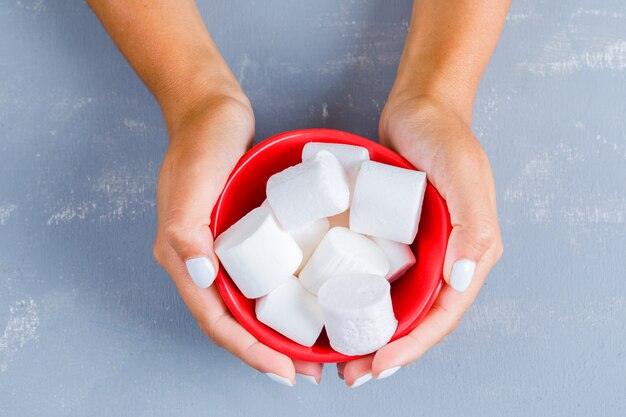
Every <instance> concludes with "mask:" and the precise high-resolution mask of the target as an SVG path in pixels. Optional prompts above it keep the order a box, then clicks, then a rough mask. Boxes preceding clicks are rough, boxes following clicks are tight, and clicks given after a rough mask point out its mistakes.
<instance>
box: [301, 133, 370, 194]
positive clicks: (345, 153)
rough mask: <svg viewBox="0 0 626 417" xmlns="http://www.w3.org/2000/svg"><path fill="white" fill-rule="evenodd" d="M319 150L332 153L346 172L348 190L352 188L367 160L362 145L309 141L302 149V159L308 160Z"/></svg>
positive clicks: (368, 157)
mask: <svg viewBox="0 0 626 417" xmlns="http://www.w3.org/2000/svg"><path fill="white" fill-rule="evenodd" d="M319 151H328V152H330V153H332V154H333V155H334V156H335V157H336V158H337V160H338V161H339V163H340V164H341V166H342V167H343V169H345V170H346V173H347V174H348V180H349V182H350V190H352V189H353V186H354V182H355V181H356V176H357V174H358V172H359V168H360V167H361V163H363V161H369V159H370V153H369V151H368V150H367V149H365V148H364V147H362V146H354V145H344V144H342V143H322V142H309V143H307V144H306V145H304V148H303V149H302V160H303V161H308V160H310V159H312V158H313V157H315V155H316V154H317V153H318V152H319Z"/></svg>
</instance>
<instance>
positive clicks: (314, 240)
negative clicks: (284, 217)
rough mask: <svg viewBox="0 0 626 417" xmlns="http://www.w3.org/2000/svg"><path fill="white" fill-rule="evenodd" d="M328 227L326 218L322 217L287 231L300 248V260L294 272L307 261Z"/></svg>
mask: <svg viewBox="0 0 626 417" xmlns="http://www.w3.org/2000/svg"><path fill="white" fill-rule="evenodd" d="M328 229H330V225H329V222H328V219H327V218H326V217H324V218H321V219H318V220H315V221H313V222H311V223H309V224H305V225H304V226H302V227H299V228H297V229H294V230H290V231H289V232H288V233H289V234H290V235H291V237H293V239H294V240H295V241H296V243H297V244H298V246H300V249H301V250H302V262H300V266H299V267H298V270H297V271H296V274H298V273H299V272H300V270H301V269H302V268H304V265H306V263H307V262H308V261H309V258H310V257H311V255H313V252H314V251H315V248H317V245H319V243H320V241H321V240H322V238H323V237H324V235H325V234H326V232H328Z"/></svg>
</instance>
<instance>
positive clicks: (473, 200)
mask: <svg viewBox="0 0 626 417" xmlns="http://www.w3.org/2000/svg"><path fill="white" fill-rule="evenodd" d="M456 166H457V168H456V169H457V175H456V176H455V179H454V180H453V181H452V182H449V183H448V184H446V188H445V191H444V194H445V198H446V203H447V204H448V209H449V211H450V220H451V222H452V224H453V228H452V232H451V233H450V238H449V240H448V247H447V249H446V256H445V260H444V265H443V276H444V279H445V281H446V283H447V284H448V285H450V286H451V287H452V288H454V289H455V290H456V291H459V292H463V291H465V290H467V288H468V287H469V286H470V284H471V282H472V280H473V279H474V276H475V270H476V265H477V263H478V262H480V261H481V259H482V258H483V256H484V255H485V253H486V252H487V250H488V249H490V248H492V247H494V246H495V247H496V249H497V251H499V252H500V254H501V252H502V243H501V240H500V230H499V227H498V218H497V210H496V203H495V198H494V197H493V196H494V195H495V187H494V185H493V175H492V173H491V168H490V167H489V162H488V160H487V158H486V156H484V154H483V153H482V152H478V153H475V154H473V155H471V156H468V157H466V158H465V159H464V160H462V162H461V161H458V162H457V164H456Z"/></svg>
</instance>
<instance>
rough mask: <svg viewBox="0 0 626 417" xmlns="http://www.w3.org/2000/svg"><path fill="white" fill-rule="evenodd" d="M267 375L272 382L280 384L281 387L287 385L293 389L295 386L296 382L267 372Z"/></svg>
mask: <svg viewBox="0 0 626 417" xmlns="http://www.w3.org/2000/svg"><path fill="white" fill-rule="evenodd" d="M265 375H267V377H268V378H269V379H271V380H272V381H274V382H278V383H279V384H281V385H286V386H288V387H293V386H294V385H295V383H294V382H292V381H290V380H288V379H287V378H285V377H284V376H280V375H276V374H273V373H271V372H267V373H266V374H265Z"/></svg>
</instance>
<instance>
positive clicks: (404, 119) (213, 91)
mask: <svg viewBox="0 0 626 417" xmlns="http://www.w3.org/2000/svg"><path fill="white" fill-rule="evenodd" d="M87 2H88V3H89V5H90V6H91V8H92V9H93V11H94V12H95V13H96V15H97V16H98V18H99V19H100V21H101V22H102V25H103V26H104V28H105V29H106V30H107V32H108V33H109V35H110V36H111V38H112V39H113V41H114V42H115V43H116V45H117V46H118V48H119V49H120V51H122V53H123V54H124V56H125V57H126V59H127V60H128V62H129V63H130V64H131V65H132V67H133V68H134V69H135V71H136V72H137V74H138V75H139V76H140V77H141V79H142V80H143V81H144V83H145V84H146V86H147V87H148V88H149V89H150V91H151V92H152V94H153V95H154V97H155V98H156V100H157V101H158V103H159V105H160V107H161V109H162V112H163V117H164V120H165V123H166V126H167V131H168V135H169V138H170V145H169V148H168V150H167V152H166V155H165V157H164V160H163V165H162V168H161V173H160V176H159V182H158V192H157V200H158V201H157V211H158V229H157V236H156V239H155V243H154V256H155V258H156V259H157V261H158V262H159V263H160V264H161V266H162V267H163V268H164V269H165V270H166V271H167V272H168V273H169V275H170V276H171V277H172V280H173V281H174V283H175V284H176V287H177V288H178V291H179V292H180V295H181V297H182V298H183V300H184V302H185V303H186V305H187V307H188V308H189V310H190V311H191V313H192V314H193V316H194V317H195V318H196V320H197V322H198V324H199V326H200V327H201V329H202V330H203V331H204V333H205V334H206V335H207V336H208V337H209V338H210V339H211V340H213V342H214V343H215V344H217V345H218V346H221V347H223V348H225V349H227V350H228V351H230V352H231V353H232V354H234V355H235V356H237V357H238V358H240V359H241V360H242V361H244V362H245V363H247V364H248V365H250V366H252V367H253V368H255V369H257V370H259V371H260V372H263V373H267V372H271V373H274V374H276V375H280V376H282V377H284V378H287V379H288V380H290V381H292V382H294V383H295V374H296V372H297V373H300V374H304V375H311V376H313V377H315V378H316V380H318V381H320V380H321V373H322V365H321V364H319V363H309V362H303V361H296V360H292V359H290V358H288V357H287V356H285V355H283V354H281V353H279V352H276V351H275V350H273V349H271V348H269V347H267V346H265V345H263V344H262V343H260V342H259V341H258V340H256V339H255V338H254V336H252V335H251V334H250V333H248V332H247V331H246V330H245V329H244V328H243V327H242V326H241V325H240V324H239V323H238V322H237V321H236V320H235V318H234V317H233V316H232V315H231V313H230V312H229V310H228V308H227V307H226V305H225V304H224V302H223V301H222V299H221V297H220V295H219V293H218V291H217V288H216V287H215V285H213V286H211V287H209V288H205V289H200V288H198V287H196V286H195V285H194V284H193V282H192V280H191V278H190V276H189V274H188V273H187V270H186V267H185V263H184V262H185V260H187V259H190V258H196V257H199V256H206V257H208V258H209V259H210V260H211V262H212V263H213V265H214V267H215V269H216V270H217V267H218V261H217V258H216V257H215V254H214V252H213V236H212V234H211V230H210V229H209V227H208V226H209V222H210V213H211V208H212V207H213V205H214V204H215V201H216V200H217V197H218V196H219V194H220V192H221V190H222V188H223V186H224V183H225V182H226V179H227V178H228V175H229V173H230V171H231V170H232V168H233V166H234V165H235V163H236V162H237V160H238V159H239V158H240V157H241V155H243V153H244V152H245V151H246V149H247V148H248V147H249V146H250V145H251V144H252V139H253V137H254V114H253V112H252V107H251V105H250V102H249V100H248V99H247V97H246V95H245V93H244V92H243V91H242V89H241V87H240V86H239V84H238V82H237V80H236V78H235V77H234V75H233V74H232V72H231V71H230V69H229V68H228V66H227V64H226V62H225V61H224V59H223V58H222V56H221V55H220V53H219V51H218V49H217V47H216V46H215V44H214V43H213V40H212V39H211V37H210V35H209V33H208V31H207V30H206V27H205V26H204V23H203V21H202V19H201V17H200V14H199V13H198V10H197V8H196V5H195V3H194V2H193V0H154V1H146V0H88V1H87ZM508 7H509V2H508V1H506V0H504V1H499V0H457V1H451V0H416V1H415V4H414V7H413V14H412V20H411V27H410V30H409V34H408V37H407V42H406V45H405V48H404V52H403V54H402V58H401V61H400V65H399V68H398V75H397V78H396V81H395V83H394V85H393V88H392V90H391V93H390V95H389V98H388V101H387V103H386V105H385V108H384V109H383V112H382V115H381V118H380V125H379V134H380V139H381V142H382V143H383V144H385V145H386V146H389V147H390V148H392V149H394V150H396V151H397V152H399V153H400V154H402V155H403V156H405V157H406V158H407V159H409V160H410V161H411V162H412V163H413V164H414V165H415V166H416V167H417V168H418V169H420V170H423V171H425V172H427V173H428V176H429V179H430V181H431V182H432V183H433V185H434V186H435V187H436V188H437V189H438V190H439V192H440V193H441V195H442V196H443V197H444V198H445V199H446V202H447V204H448V207H449V210H450V215H451V219H452V223H453V226H454V228H453V231H452V234H451V236H450V240H449V245H448V250H447V253H446V259H445V264H444V278H445V280H446V282H447V283H449V281H450V271H451V269H452V265H453V263H454V261H456V260H457V259H470V260H474V261H476V262H477V267H476V272H475V274H474V277H473V280H472V282H471V284H470V286H469V288H468V289H467V290H466V291H464V292H458V291H456V290H454V289H453V288H452V287H450V286H449V285H446V286H444V288H443V290H442V291H441V293H440V295H439V297H438V299H437V300H436V302H435V304H434V306H433V308H432V310H431V311H430V312H429V314H428V315H427V317H426V318H425V319H424V321H423V322H422V323H420V325H419V326H418V327H416V328H415V329H414V330H413V331H412V332H411V333H410V334H409V335H407V336H406V337H404V338H401V339H399V340H396V341H394V342H393V343H390V344H388V345H387V346H385V347H383V348H382V349H380V350H379V351H378V352H376V353H375V354H371V355H368V356H367V357H365V358H361V359H358V360H354V361H350V362H347V363H342V364H338V365H337V366H338V371H339V375H340V377H342V378H344V379H345V381H346V384H347V385H348V386H350V385H352V384H353V383H354V381H355V380H356V379H357V378H358V377H360V376H363V375H365V374H367V373H370V372H371V373H372V374H373V375H374V377H376V376H378V375H379V374H380V373H381V372H382V371H384V370H386V369H389V368H392V367H395V366H400V365H406V364H408V363H410V362H412V361H414V360H416V359H417V358H419V357H420V356H421V355H422V354H423V353H424V352H426V351H427V350H428V349H430V348H431V347H432V346H434V345H435V344H437V343H438V342H440V341H441V340H443V338H444V337H445V336H446V335H447V334H449V333H450V332H451V331H453V330H454V329H455V328H456V327H457V326H458V324H459V323H460V320H461V317H462V315H463V313H464V312H465V311H466V310H467V309H468V308H469V306H470V305H471V304H472V302H473V301H474V299H475V297H476V295H477V294H478V292H479V290H480V288H481V287H482V284H483V282H484V280H485V278H486V277H487V274H488V272H489V270H490V269H491V268H492V267H493V265H494V264H495V263H496V262H497V260H498V259H499V258H500V256H501V254H502V243H501V239H500V230H499V227H498V219H497V211H496V200H495V186H494V181H493V174H492V172H491V168H490V165H489V161H488V159H487V157H486V155H485V153H484V151H483V150H482V148H481V146H480V144H479V142H478V141H477V140H476V138H475V137H474V135H473V134H472V132H471V120H472V108H473V102H474V96H475V94H476V90H477V88H478V83H479V81H480V78H481V76H482V73H483V71H484V69H485V67H486V65H487V63H488V61H489V57H490V56H491V54H492V52H493V49H494V47H495V45H496V42H497V39H498V36H499V34H500V32H501V29H502V25H503V23H504V20H505V16H506V13H507V10H508Z"/></svg>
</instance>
